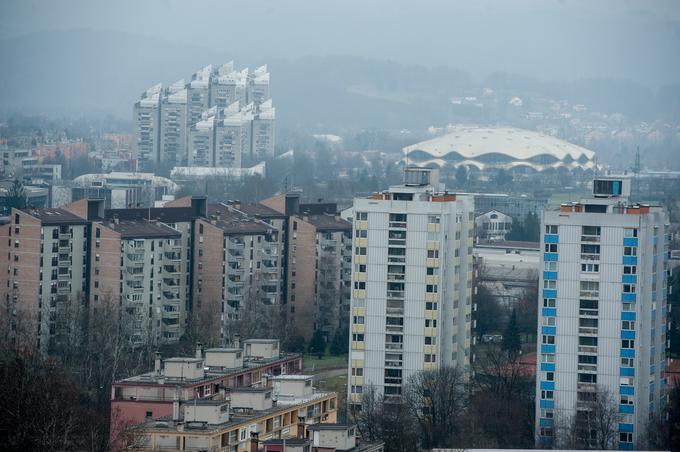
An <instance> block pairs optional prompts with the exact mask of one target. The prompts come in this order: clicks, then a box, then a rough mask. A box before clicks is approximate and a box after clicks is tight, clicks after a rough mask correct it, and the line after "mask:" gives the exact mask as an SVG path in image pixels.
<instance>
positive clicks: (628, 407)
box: [619, 405, 635, 414]
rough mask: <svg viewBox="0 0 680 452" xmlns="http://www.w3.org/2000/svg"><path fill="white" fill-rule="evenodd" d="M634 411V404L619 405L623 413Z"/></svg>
mask: <svg viewBox="0 0 680 452" xmlns="http://www.w3.org/2000/svg"><path fill="white" fill-rule="evenodd" d="M634 411H635V407H633V405H619V413H621V414H633V412H634Z"/></svg>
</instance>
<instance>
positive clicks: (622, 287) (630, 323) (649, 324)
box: [536, 176, 668, 450]
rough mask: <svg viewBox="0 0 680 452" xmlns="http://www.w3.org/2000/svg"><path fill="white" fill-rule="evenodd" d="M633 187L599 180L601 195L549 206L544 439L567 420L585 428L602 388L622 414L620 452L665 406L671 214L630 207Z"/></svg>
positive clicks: (541, 396) (541, 319)
mask: <svg viewBox="0 0 680 452" xmlns="http://www.w3.org/2000/svg"><path fill="white" fill-rule="evenodd" d="M629 193H630V180H629V179H628V178H626V177H610V176H607V177H600V178H597V179H596V180H595V181H594V182H593V198H591V199H584V200H581V202H579V203H573V204H563V205H562V206H561V207H560V208H559V210H554V211H552V210H551V211H545V212H543V218H542V230H543V231H544V235H543V237H542V238H541V246H542V247H544V253H543V256H542V259H541V266H542V267H543V278H542V279H541V283H540V293H541V295H542V296H541V297H540V300H539V303H540V308H541V309H540V310H539V315H538V328H539V334H538V345H537V346H538V349H539V353H538V357H539V359H538V360H537V361H538V363H537V367H538V369H537V370H538V373H537V375H538V378H537V383H536V404H537V406H536V435H537V439H538V442H539V444H540V445H545V444H546V443H547V444H549V443H551V442H553V441H554V437H555V436H559V435H560V428H558V427H560V426H561V424H562V422H564V421H566V420H572V421H573V420H576V421H577V422H579V421H582V422H583V424H580V425H585V424H587V421H588V419H589V412H590V413H592V412H593V411H592V410H593V408H592V407H593V406H594V404H593V402H594V400H596V398H597V397H602V394H603V393H604V392H607V393H609V395H610V398H611V399H613V401H612V404H613V405H615V408H616V409H615V410H614V412H617V411H618V415H617V416H615V417H614V419H615V423H616V424H615V427H614V429H616V430H618V431H617V432H616V440H617V441H618V444H613V446H614V447H617V446H618V448H619V449H624V450H627V449H632V448H633V445H634V444H635V443H636V441H638V439H640V436H639V435H640V433H642V432H643V430H644V428H645V427H646V425H647V423H648V421H649V420H650V417H652V416H653V415H654V414H658V413H660V412H661V410H662V408H663V404H664V396H665V384H666V382H665V379H664V367H665V358H666V332H667V322H668V319H667V271H668V235H667V217H666V214H665V212H664V210H663V208H661V207H654V206H649V205H638V204H631V203H629V201H628V196H629ZM556 423H557V425H556ZM591 425H592V424H591ZM589 428H590V427H586V429H589Z"/></svg>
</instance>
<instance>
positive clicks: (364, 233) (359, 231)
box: [354, 229, 368, 239]
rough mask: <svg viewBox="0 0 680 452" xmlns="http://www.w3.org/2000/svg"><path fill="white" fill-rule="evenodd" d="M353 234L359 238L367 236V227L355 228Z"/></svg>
mask: <svg viewBox="0 0 680 452" xmlns="http://www.w3.org/2000/svg"><path fill="white" fill-rule="evenodd" d="M354 236H355V237H357V238H359V239H365V238H367V237H368V229H357V230H356V231H354Z"/></svg>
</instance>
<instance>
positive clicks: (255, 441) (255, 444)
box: [250, 432, 260, 452]
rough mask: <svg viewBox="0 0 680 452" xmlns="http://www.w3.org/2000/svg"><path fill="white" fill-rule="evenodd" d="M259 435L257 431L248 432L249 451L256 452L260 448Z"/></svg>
mask: <svg viewBox="0 0 680 452" xmlns="http://www.w3.org/2000/svg"><path fill="white" fill-rule="evenodd" d="M259 436H260V434H259V433H257V432H250V452H257V451H258V450H259V449H260V441H259Z"/></svg>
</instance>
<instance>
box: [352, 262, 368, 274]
mask: <svg viewBox="0 0 680 452" xmlns="http://www.w3.org/2000/svg"><path fill="white" fill-rule="evenodd" d="M354 271H356V272H359V273H364V272H366V264H355V265H354Z"/></svg>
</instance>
